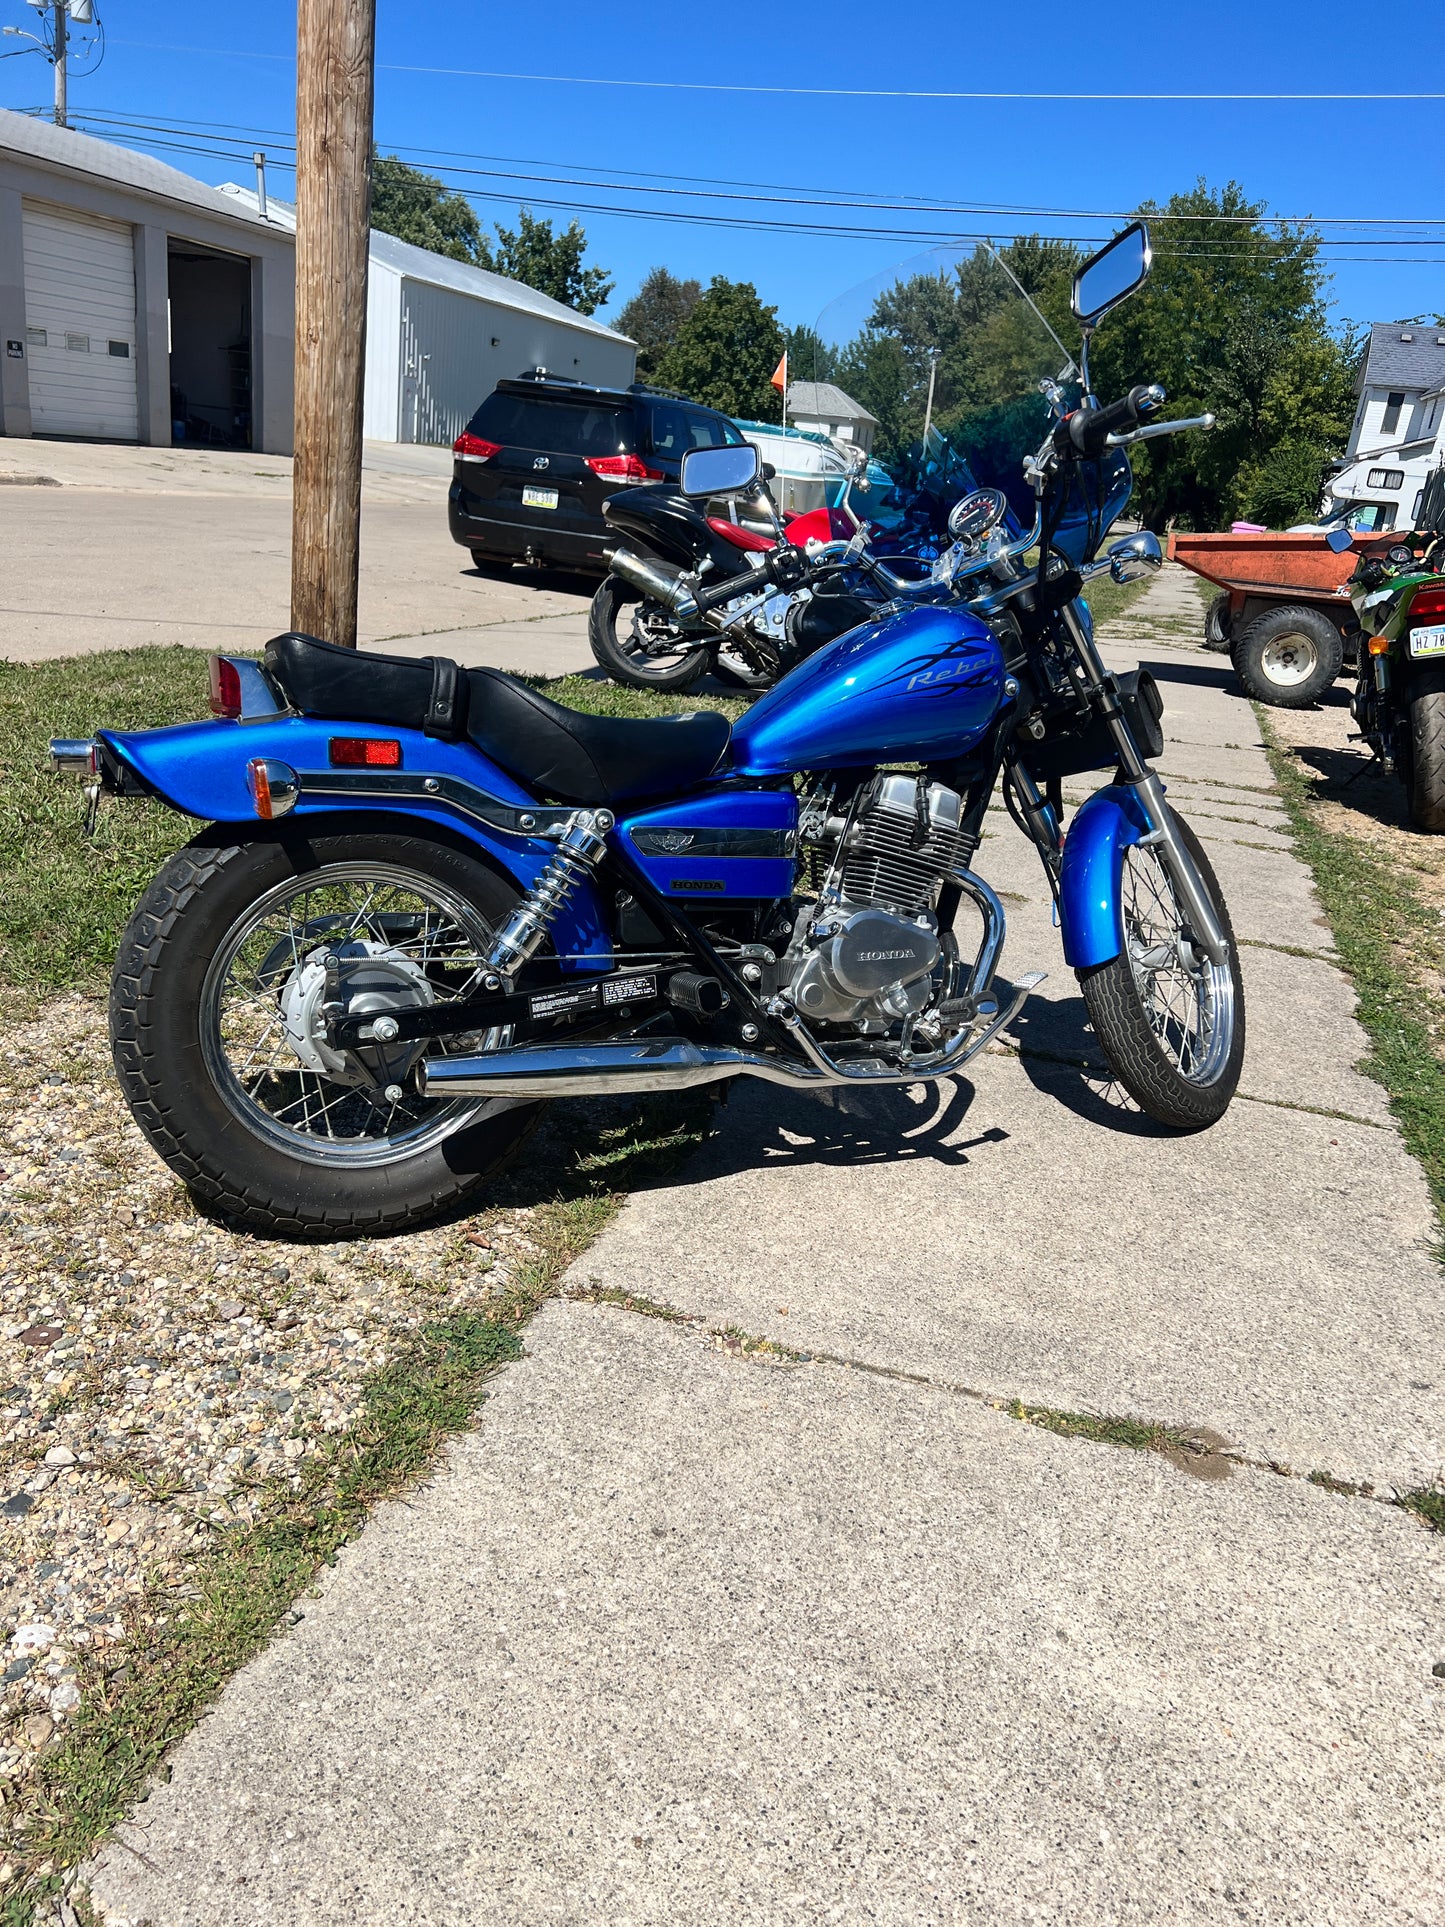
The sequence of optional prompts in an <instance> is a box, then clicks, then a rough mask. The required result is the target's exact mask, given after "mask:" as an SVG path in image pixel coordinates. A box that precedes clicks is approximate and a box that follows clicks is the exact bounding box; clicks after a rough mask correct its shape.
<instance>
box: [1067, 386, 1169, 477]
mask: <svg viewBox="0 0 1445 1927" xmlns="http://www.w3.org/2000/svg"><path fill="white" fill-rule="evenodd" d="M1163 402H1164V390H1163V389H1162V388H1161V387H1160V386H1159V384H1158V383H1157V382H1148V383H1146V382H1139V383H1137V384H1136V385H1135V386H1134V387H1133V388H1131V389H1130V390H1129V392H1128V394H1127V395H1125V396H1123V397H1122V398H1121V399H1120V400H1119V401H1115V402H1110V404H1109V406H1108V407H1107V408H1076V409H1074V410H1073V412H1072V413H1071V414H1068V415H1065V417H1064V419H1063V420H1062V421H1061V422H1060V423H1059V425H1058V427H1057V428H1056V429H1055V430H1054V448H1055V450H1056V451H1057V453H1059V454H1060V455H1065V454H1075V455H1082V456H1083V457H1084V458H1085V460H1086V461H1087V460H1092V459H1093V458H1094V457H1095V456H1098V455H1102V454H1103V452H1104V450H1105V449H1106V448H1107V447H1109V446H1110V441H1111V437H1113V436H1115V435H1118V434H1120V433H1124V434H1127V433H1128V432H1129V431H1130V430H1131V429H1137V428H1138V426H1139V424H1140V422H1141V421H1143V420H1144V419H1145V418H1146V417H1147V416H1149V415H1152V414H1153V413H1154V412H1155V410H1156V409H1157V408H1159V407H1161V406H1162V405H1163ZM1116 446H1117V444H1116Z"/></svg>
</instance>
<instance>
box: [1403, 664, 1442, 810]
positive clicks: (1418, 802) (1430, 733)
mask: <svg viewBox="0 0 1445 1927" xmlns="http://www.w3.org/2000/svg"><path fill="white" fill-rule="evenodd" d="M1406 787H1407V789H1408V791H1409V796H1410V821H1411V822H1412V823H1413V824H1414V825H1415V827H1416V829H1419V830H1428V831H1430V832H1431V833H1432V834H1436V835H1437V834H1439V832H1440V831H1442V830H1445V667H1440V666H1434V665H1432V666H1431V667H1430V668H1428V669H1416V670H1414V671H1412V673H1411V680H1410V766H1409V774H1408V782H1407V785H1406Z"/></svg>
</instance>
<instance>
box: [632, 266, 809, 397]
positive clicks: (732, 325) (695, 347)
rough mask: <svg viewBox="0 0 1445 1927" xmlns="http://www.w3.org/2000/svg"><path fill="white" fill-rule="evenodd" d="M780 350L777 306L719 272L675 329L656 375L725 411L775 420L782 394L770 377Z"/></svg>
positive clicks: (752, 287) (751, 287)
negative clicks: (773, 306)
mask: <svg viewBox="0 0 1445 1927" xmlns="http://www.w3.org/2000/svg"><path fill="white" fill-rule="evenodd" d="M782 352H783V331H782V329H781V328H780V327H779V326H778V311H777V309H776V308H768V307H765V306H764V305H763V303H762V302H761V301H760V300H759V298H758V291H757V289H756V288H755V287H754V286H753V284H752V282H751V281H728V280H726V279H725V278H724V277H723V276H722V275H720V274H717V275H714V276H713V278H712V280H711V281H710V282H709V283H708V288H707V292H706V293H705V294H704V295H703V296H702V298H701V299H700V300H699V301H698V303H697V305H696V307H695V308H694V309H693V310H692V312H691V314H689V315H688V317H687V319H686V320H685V321H684V322H683V324H682V326H681V327H680V328H679V329H678V331H677V337H676V339H675V340H674V342H673V344H672V346H671V347H670V348H669V349H668V351H667V353H666V354H665V355H664V356H663V358H662V361H661V364H660V365H659V368H658V371H657V378H658V380H659V381H660V382H662V383H663V385H664V386H666V387H668V388H675V389H677V390H678V392H679V393H680V394H683V395H687V396H689V397H690V398H691V399H692V400H693V401H700V402H702V403H703V404H704V405H705V406H707V407H709V408H717V409H720V410H721V411H722V413H723V414H724V415H740V416H741V417H742V418H743V419H744V420H746V421H765V422H775V421H777V420H778V419H779V417H780V415H781V411H782V396H781V395H779V393H778V391H777V389H776V388H774V387H773V386H772V385H771V382H770V377H771V375H772V373H773V370H774V369H775V368H776V367H777V365H778V362H779V359H780V358H781V356H782Z"/></svg>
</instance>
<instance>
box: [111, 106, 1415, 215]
mask: <svg viewBox="0 0 1445 1927" xmlns="http://www.w3.org/2000/svg"><path fill="white" fill-rule="evenodd" d="M85 118H86V119H88V120H90V121H93V122H96V123H98V124H100V125H116V126H119V127H136V128H144V129H148V130H150V131H153V132H156V133H163V134H185V133H188V132H189V131H190V130H192V129H201V130H203V131H204V132H212V133H224V132H226V131H228V130H229V131H231V132H234V134H235V137H236V143H237V145H238V146H241V145H246V144H249V143H252V142H254V141H255V140H258V139H268V140H280V141H283V142H285V143H286V144H287V148H288V151H294V147H293V143H294V139H295V136H294V134H293V133H292V132H291V131H289V130H286V129H282V128H258V127H249V128H248V127H243V126H239V125H238V124H236V123H234V122H221V121H174V122H164V121H156V120H152V119H150V118H148V117H147V116H144V115H132V114H122V113H117V112H114V111H111V112H105V111H103V110H99V109H93V110H91V111H89V112H88V113H87V115H86V116H85ZM196 151H197V152H206V151H209V150H203V149H197V150H196ZM407 154H410V155H415V156H420V157H423V158H427V157H432V158H436V159H452V160H456V161H492V162H498V163H502V164H504V165H506V166H512V167H529V168H530V167H554V166H558V165H561V166H566V165H568V163H566V162H561V163H558V162H555V161H549V160H539V159H537V158H535V157H531V156H518V155H510V154H474V153H470V152H467V151H466V150H463V149H458V148H427V147H412V146H404V147H403V149H402V150H401V151H398V152H396V153H395V154H394V155H393V156H392V157H393V158H396V159H403V158H404V155H407ZM218 158H221V159H228V158H230V156H229V155H221V156H219V157H218ZM244 158H247V159H249V158H250V157H249V155H246V156H245V157H244ZM278 165H282V166H284V165H285V163H284V162H278ZM571 165H574V166H579V165H580V166H581V167H582V168H583V169H584V171H585V172H586V173H590V174H600V173H603V172H604V170H603V169H601V168H595V167H593V168H588V167H587V165H586V163H572V164H571ZM608 171H610V172H611V173H613V174H626V175H631V176H632V177H633V178H634V179H637V180H643V181H648V182H672V181H682V182H688V181H690V182H695V183H701V184H702V186H701V187H700V188H699V189H698V190H697V191H694V189H692V188H689V187H651V188H649V189H648V190H647V191H648V192H652V193H667V194H670V195H678V196H681V197H682V198H684V199H711V200H733V201H740V200H755V199H762V200H767V201H772V202H776V203H777V204H779V205H788V206H795V207H805V206H815V207H825V208H826V207H839V208H857V209H867V210H872V211H876V212H879V213H912V212H918V213H932V214H973V215H994V216H998V217H1001V218H1009V219H1013V218H1016V217H1017V218H1022V219H1036V220H1061V221H1064V220H1067V221H1075V220H1077V221H1127V220H1132V219H1134V218H1135V216H1136V215H1137V214H1138V209H1137V208H1055V207H1037V206H1030V205H1029V204H1027V203H995V202H985V201H948V200H944V199H943V198H941V197H938V196H933V195H912V196H909V197H907V198H906V199H903V200H896V201H890V200H886V199H884V198H883V197H882V196H881V195H868V194H866V192H863V191H861V190H856V189H855V190H850V189H846V188H837V189H833V188H811V187H796V186H792V185H789V184H784V183H779V182H769V181H732V180H726V179H720V178H718V177H715V176H711V175H702V174H692V175H688V174H664V173H657V172H651V171H647V170H643V169H637V168H612V169H610V170H608ZM443 172H445V173H451V174H480V175H486V176H489V177H491V178H496V179H500V180H509V181H520V182H527V181H537V182H539V183H542V184H546V185H565V186H576V187H590V188H594V189H609V190H612V191H615V192H619V193H634V192H638V191H639V190H637V189H635V188H633V187H632V186H631V185H630V184H629V183H628V182H625V181H609V180H590V179H582V178H580V177H576V176H571V175H552V174H512V173H503V172H500V171H499V170H497V169H491V168H468V167H453V168H447V169H444V170H443ZM702 188H706V189H708V190H715V189H727V188H741V189H749V190H751V189H757V190H759V191H760V192H759V193H758V194H753V193H751V192H747V193H739V194H730V193H719V192H712V191H709V192H707V193H704V192H703V191H702ZM849 195H853V196H855V197H856V198H846V197H848V196H849ZM814 197H817V198H814ZM1148 218H1149V220H1150V222H1151V223H1152V224H1154V225H1163V224H1164V223H1166V222H1167V223H1188V222H1199V223H1207V224H1210V225H1214V226H1238V227H1253V226H1257V225H1260V226H1286V227H1293V226H1310V227H1346V228H1348V227H1363V228H1371V229H1374V228H1393V227H1426V228H1445V216H1439V215H1347V214H1258V215H1253V214H1194V213H1182V214H1174V213H1170V212H1168V211H1167V210H1156V211H1154V212H1152V213H1151V214H1150V215H1149V217H1148ZM1342 245H1343V244H1342ZM1351 245H1370V243H1369V242H1365V243H1355V244H1351ZM1402 245H1403V243H1402Z"/></svg>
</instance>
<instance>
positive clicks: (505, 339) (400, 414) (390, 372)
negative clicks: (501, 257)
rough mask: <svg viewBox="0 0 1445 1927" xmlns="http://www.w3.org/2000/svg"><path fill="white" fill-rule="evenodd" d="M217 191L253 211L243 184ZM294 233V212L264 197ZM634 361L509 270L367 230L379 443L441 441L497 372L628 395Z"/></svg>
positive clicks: (629, 345) (373, 410)
mask: <svg viewBox="0 0 1445 1927" xmlns="http://www.w3.org/2000/svg"><path fill="white" fill-rule="evenodd" d="M220 192H221V193H222V194H225V195H228V196H230V197H231V198H232V199H234V200H235V201H237V202H238V203H239V204H241V205H243V206H245V207H246V208H247V209H248V210H249V211H252V212H254V210H255V208H256V206H257V201H256V196H255V194H254V193H252V192H251V190H250V189H249V188H243V187H236V186H233V185H230V184H228V185H227V186H225V187H223V188H222V189H221V190H220ZM267 210H268V212H269V214H270V215H271V218H272V219H273V220H276V221H281V222H284V223H286V224H287V225H288V226H289V227H290V228H291V229H292V230H293V231H294V229H295V225H296V210H295V207H294V206H293V205H292V204H291V203H290V202H288V201H278V200H277V199H276V198H275V197H274V196H269V195H268V197H267ZM636 366H637V347H636V344H635V343H634V342H632V341H629V340H628V338H627V336H626V335H620V334H617V333H615V332H614V330H613V329H611V328H605V327H604V326H603V325H602V323H601V322H600V321H594V320H592V319H591V317H590V316H588V315H583V314H578V313H577V312H576V310H575V309H573V308H568V307H565V306H564V305H563V303H562V302H560V301H553V300H552V299H551V297H550V296H548V295H545V294H538V292H537V290H536V289H535V288H528V287H524V286H523V284H522V283H521V282H520V281H509V280H508V279H507V278H506V276H505V275H500V274H491V273H489V272H488V271H487V270H486V269H485V268H474V267H472V266H470V265H469V264H468V263H467V262H465V261H453V260H451V259H449V257H448V256H446V255H444V254H433V253H431V252H430V251H429V250H428V249H426V248H418V247H413V246H412V245H411V243H410V242H409V241H398V240H397V238H396V236H395V235H392V234H381V233H378V232H376V231H374V230H373V232H372V236H371V261H370V269H369V273H368V289H367V298H366V399H365V417H364V424H363V429H362V432H363V434H365V435H366V437H367V438H368V440H371V441H379V442H430V443H433V444H435V445H438V446H445V445H447V444H449V443H451V442H454V441H455V440H456V438H457V436H458V435H460V434H461V432H462V430H463V429H464V428H465V427H466V425H467V423H468V421H469V420H470V419H471V417H472V415H473V414H474V413H475V412H476V409H477V406H478V404H479V403H480V402H482V401H484V400H485V399H486V397H487V396H488V395H489V394H490V393H491V392H492V390H493V388H495V387H496V385H497V383H498V382H499V381H500V380H502V379H503V378H504V377H505V378H507V379H511V378H514V377H515V376H517V375H521V374H530V373H531V371H532V370H533V369H534V368H547V369H550V370H551V372H552V373H553V374H554V375H565V376H568V377H570V378H571V379H572V380H574V381H585V382H588V383H590V384H591V385H592V386H594V387H597V388H625V387H626V386H627V384H628V383H629V382H630V381H631V380H632V379H633V375H634V371H635V369H636Z"/></svg>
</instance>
